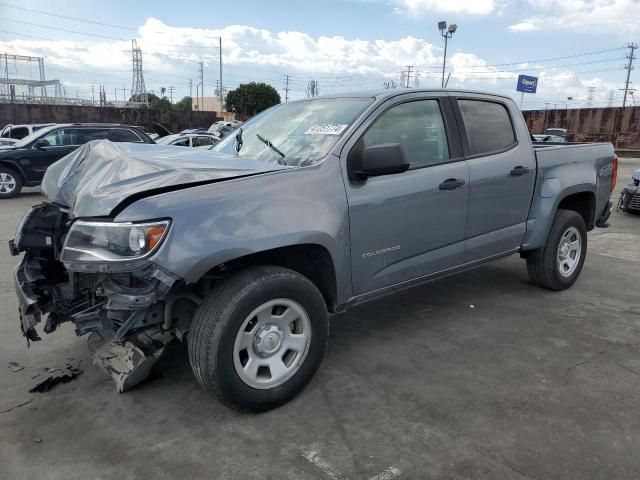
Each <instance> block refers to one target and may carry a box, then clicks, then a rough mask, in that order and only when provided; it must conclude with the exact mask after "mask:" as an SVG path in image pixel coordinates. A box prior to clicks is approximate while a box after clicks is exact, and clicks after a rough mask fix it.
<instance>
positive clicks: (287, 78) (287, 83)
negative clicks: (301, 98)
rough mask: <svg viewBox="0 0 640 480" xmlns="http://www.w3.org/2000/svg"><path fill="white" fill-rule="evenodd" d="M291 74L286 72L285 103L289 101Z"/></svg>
mask: <svg viewBox="0 0 640 480" xmlns="http://www.w3.org/2000/svg"><path fill="white" fill-rule="evenodd" d="M289 77H290V76H289V75H287V74H286V73H285V74H284V103H287V102H288V101H289Z"/></svg>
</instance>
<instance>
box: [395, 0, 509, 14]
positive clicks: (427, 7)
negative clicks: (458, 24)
mask: <svg viewBox="0 0 640 480" xmlns="http://www.w3.org/2000/svg"><path fill="white" fill-rule="evenodd" d="M394 3H395V5H396V10H397V11H400V12H408V13H410V14H413V15H423V14H428V13H432V12H443V13H448V12H451V13H454V12H455V13H468V14H471V15H487V14H489V13H491V12H493V11H494V10H495V9H496V3H497V2H496V1H494V0H394Z"/></svg>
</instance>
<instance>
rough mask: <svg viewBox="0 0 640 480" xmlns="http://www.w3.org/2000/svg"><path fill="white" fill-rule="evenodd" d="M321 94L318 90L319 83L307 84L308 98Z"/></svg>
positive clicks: (312, 81) (311, 81)
mask: <svg viewBox="0 0 640 480" xmlns="http://www.w3.org/2000/svg"><path fill="white" fill-rule="evenodd" d="M319 94H320V92H319V90H318V81H317V80H309V82H308V83H307V97H317V96H318V95H319Z"/></svg>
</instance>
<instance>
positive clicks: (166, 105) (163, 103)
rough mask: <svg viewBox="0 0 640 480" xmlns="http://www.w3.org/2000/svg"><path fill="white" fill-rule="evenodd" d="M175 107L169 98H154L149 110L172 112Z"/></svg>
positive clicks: (150, 102)
mask: <svg viewBox="0 0 640 480" xmlns="http://www.w3.org/2000/svg"><path fill="white" fill-rule="evenodd" d="M172 108H173V105H171V102H170V101H169V100H168V99H167V98H157V97H156V98H154V99H153V100H150V101H149V110H171V109H172Z"/></svg>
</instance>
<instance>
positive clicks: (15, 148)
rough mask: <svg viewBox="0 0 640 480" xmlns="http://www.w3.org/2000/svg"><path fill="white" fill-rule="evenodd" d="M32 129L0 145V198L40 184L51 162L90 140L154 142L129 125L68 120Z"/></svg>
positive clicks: (140, 130) (12, 195) (139, 129)
mask: <svg viewBox="0 0 640 480" xmlns="http://www.w3.org/2000/svg"><path fill="white" fill-rule="evenodd" d="M33 130H34V131H33V133H31V134H30V135H27V136H25V137H24V138H22V139H21V140H18V141H17V142H15V143H14V144H13V145H8V146H3V147H0V199H5V198H11V197H14V196H16V195H18V194H19V193H20V191H21V190H22V187H23V186H27V187H35V186H37V185H40V182H41V181H42V177H43V176H44V172H45V171H46V170H47V168H48V167H49V166H50V165H52V164H53V163H54V162H56V161H58V160H59V159H61V158H62V157H64V156H65V155H67V154H68V153H71V152H72V151H74V150H75V149H76V148H78V147H79V146H81V145H84V144H85V143H87V142H89V141H91V140H111V141H112V142H132V143H154V142H153V140H151V138H149V136H148V135H147V134H146V133H144V132H143V131H142V129H141V128H139V127H135V126H132V125H121V124H99V123H67V124H53V125H49V126H42V128H39V129H33Z"/></svg>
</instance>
